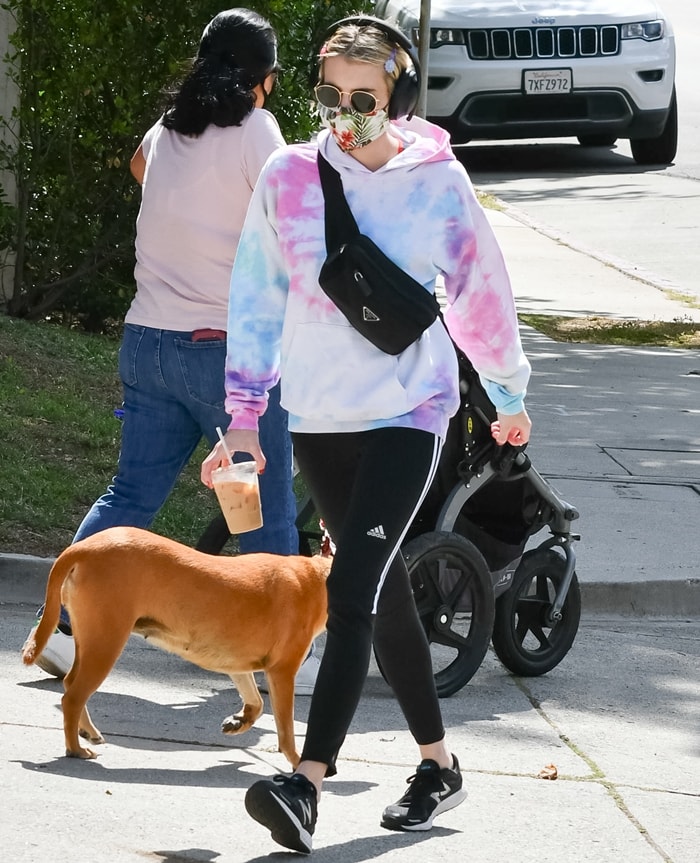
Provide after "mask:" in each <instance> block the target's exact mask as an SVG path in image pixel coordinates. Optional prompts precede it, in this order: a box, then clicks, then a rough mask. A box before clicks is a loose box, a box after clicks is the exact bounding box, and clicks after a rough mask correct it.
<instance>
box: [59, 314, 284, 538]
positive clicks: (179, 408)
mask: <svg viewBox="0 0 700 863" xmlns="http://www.w3.org/2000/svg"><path fill="white" fill-rule="evenodd" d="M225 359H226V342H225V341H224V340H211V341H197V342H193V341H192V334H191V333H187V332H175V331H172V330H157V329H153V328H151V327H141V326H135V325H133V324H126V325H125V327H124V337H123V340H122V345H121V348H120V351H119V374H120V377H121V380H122V385H123V390H124V423H123V428H122V441H121V452H120V454H119V465H118V469H117V475H116V476H115V477H114V478H113V481H112V485H110V486H109V488H108V489H107V491H106V492H105V493H104V494H103V495H102V497H101V498H99V500H97V501H95V503H94V504H93V506H92V508H91V509H90V511H89V512H88V514H87V515H86V516H85V518H84V519H83V522H82V524H81V525H80V527H79V528H78V531H77V533H76V535H75V537H74V540H73V541H74V542H77V541H78V540H80V539H85V538H86V537H88V536H91V535H92V534H94V533H98V532H99V531H101V530H105V529H106V528H108V527H114V526H116V525H128V526H130V527H143V528H147V527H149V526H150V525H151V523H152V522H153V519H154V518H155V517H156V515H157V513H158V511H159V510H160V508H161V507H162V506H163V504H164V503H165V501H166V499H167V498H168V495H169V494H170V492H171V491H172V489H173V486H174V485H175V483H176V481H177V478H178V477H179V476H180V473H181V472H182V470H183V468H184V467H185V465H186V464H187V463H188V461H189V460H190V458H191V456H192V453H193V452H194V450H195V448H196V447H197V444H198V443H199V441H200V440H201V438H202V436H204V437H205V438H206V439H207V440H208V441H209V443H210V444H211V445H212V446H213V445H214V443H215V442H216V441H217V440H218V436H217V433H216V427H217V426H219V427H220V428H221V429H222V431H225V430H226V428H227V427H228V424H229V416H228V414H227V413H226V411H225V410H224V363H225ZM260 443H261V446H262V450H263V452H264V453H265V456H266V457H267V467H266V469H265V472H264V473H263V474H261V475H260V477H259V479H260V496H261V502H262V510H263V526H262V527H261V528H260V529H259V530H254V531H250V532H248V533H244V534H240V536H239V543H240V548H241V551H242V552H244V553H247V552H254V551H268V552H273V553H275V554H297V553H298V551H299V537H298V534H297V529H296V525H295V520H296V502H295V498H294V490H293V486H292V443H291V438H290V436H289V432H288V430H287V414H286V412H285V411H284V410H283V409H282V407H281V406H280V402H279V385H278V386H276V387H275V388H274V389H273V390H272V391H271V392H270V399H269V403H268V407H267V410H266V412H265V413H264V414H263V416H262V417H261V418H260Z"/></svg>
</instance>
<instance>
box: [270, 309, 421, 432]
mask: <svg viewBox="0 0 700 863" xmlns="http://www.w3.org/2000/svg"><path fill="white" fill-rule="evenodd" d="M398 368H399V364H398V359H397V357H394V356H391V355H390V354H385V353H384V352H383V351H380V350H379V349H378V348H375V347H374V346H373V345H372V344H370V342H368V341H367V339H365V338H363V337H362V336H361V335H360V334H359V333H358V332H357V330H355V329H353V328H352V327H350V326H342V325H335V324H322V323H306V324H297V325H296V326H295V328H294V332H293V335H292V338H291V341H290V343H289V347H288V349H287V350H286V352H285V356H284V357H283V360H282V366H281V376H282V404H283V406H284V407H285V408H286V409H287V410H288V411H289V413H291V414H294V415H295V416H298V417H302V418H304V419H315V420H319V421H323V422H325V423H327V422H358V421H362V422H366V421H368V420H381V419H389V418H391V417H396V416H401V415H402V414H404V413H406V412H407V411H408V410H409V406H408V400H407V395H406V390H405V389H404V387H403V386H402V385H401V382H400V381H399V379H398Z"/></svg>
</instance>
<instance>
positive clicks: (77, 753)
mask: <svg viewBox="0 0 700 863" xmlns="http://www.w3.org/2000/svg"><path fill="white" fill-rule="evenodd" d="M66 757H67V758H82V759H84V760H88V759H91V758H97V753H96V752H93V751H92V749H88V748H87V746H86V747H82V746H80V747H79V748H78V749H76V750H73V749H66Z"/></svg>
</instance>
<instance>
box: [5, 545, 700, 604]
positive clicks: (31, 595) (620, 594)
mask: <svg viewBox="0 0 700 863" xmlns="http://www.w3.org/2000/svg"><path fill="white" fill-rule="evenodd" d="M53 561H54V559H53V558H45V557H33V556H32V555H28V554H0V604H1V603H12V604H24V603H28V604H30V605H31V604H34V605H36V606H37V607H38V606H39V605H41V603H42V602H43V601H44V591H45V589H46V579H47V577H48V574H49V570H50V569H51V566H52V564H53ZM579 585H580V588H581V605H582V610H583V614H584V615H585V616H589V615H590V616H597V615H602V616H604V615H620V616H624V617H677V618H681V619H684V618H700V578H688V579H675V580H674V579H668V580H664V581H634V582H595V581H594V582H591V581H580V582H579Z"/></svg>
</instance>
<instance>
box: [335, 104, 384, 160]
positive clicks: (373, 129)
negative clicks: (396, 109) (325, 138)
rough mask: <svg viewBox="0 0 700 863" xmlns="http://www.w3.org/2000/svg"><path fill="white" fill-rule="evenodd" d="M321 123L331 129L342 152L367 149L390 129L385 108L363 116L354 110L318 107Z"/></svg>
mask: <svg viewBox="0 0 700 863" xmlns="http://www.w3.org/2000/svg"><path fill="white" fill-rule="evenodd" d="M318 114H319V117H320V118H321V123H323V125H324V126H325V127H326V129H329V130H330V132H331V134H332V135H333V137H334V138H335V140H336V141H337V143H338V146H339V147H340V149H341V150H345V152H349V151H350V150H356V149H357V148H358V147H366V146H367V144H371V143H372V141H376V140H377V138H381V136H382V135H383V134H384V132H386V131H387V129H388V128H389V123H390V120H389V115H388V114H387V112H386V111H385V110H384V109H383V108H379V109H378V110H376V111H373V112H372V113H371V114H361V113H360V112H359V111H355V110H354V109H352V108H341V109H340V110H339V109H338V108H326V107H325V106H324V105H321V104H319V105H318Z"/></svg>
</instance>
